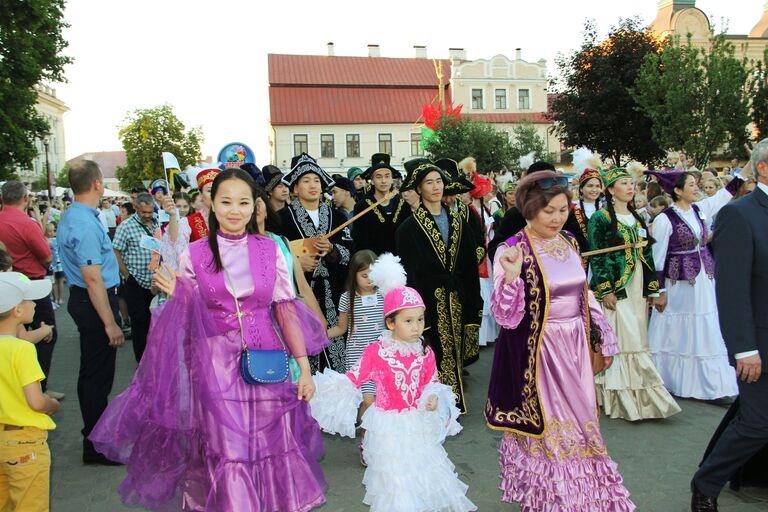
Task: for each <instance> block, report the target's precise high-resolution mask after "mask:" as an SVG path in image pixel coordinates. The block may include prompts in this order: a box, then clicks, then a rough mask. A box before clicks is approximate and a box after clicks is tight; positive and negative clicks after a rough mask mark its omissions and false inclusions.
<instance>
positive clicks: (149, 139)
mask: <svg viewBox="0 0 768 512" xmlns="http://www.w3.org/2000/svg"><path fill="white" fill-rule="evenodd" d="M119 137H120V141H121V142H122V144H123V149H124V150H125V159H126V164H125V166H123V167H119V168H118V169H117V172H116V175H117V179H118V180H119V181H120V188H122V189H123V190H130V189H131V188H133V187H140V186H141V185H142V181H144V180H150V181H152V180H156V179H158V178H163V177H164V169H163V158H162V152H163V151H169V152H171V153H173V154H174V155H175V156H176V158H177V159H178V160H179V165H180V166H181V168H182V169H184V168H185V167H187V166H188V165H194V164H196V163H197V162H198V161H199V160H200V158H201V156H202V155H201V150H200V144H201V143H202V142H203V134H202V130H201V129H200V128H191V129H189V130H187V129H186V128H185V126H184V123H182V122H181V120H180V119H179V118H178V117H176V115H175V114H174V113H173V107H171V105H168V104H165V105H161V106H159V107H155V108H148V109H136V110H134V111H132V112H130V113H128V115H127V116H126V118H125V121H124V124H123V126H122V127H121V128H120V132H119Z"/></svg>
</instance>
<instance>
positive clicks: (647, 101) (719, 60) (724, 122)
mask: <svg viewBox="0 0 768 512" xmlns="http://www.w3.org/2000/svg"><path fill="white" fill-rule="evenodd" d="M748 77H749V74H748V71H747V62H746V59H742V60H739V59H737V58H736V57H735V48H734V46H733V44H731V43H730V42H729V41H728V40H726V38H725V36H724V35H722V34H720V35H715V36H712V37H711V38H710V44H709V48H706V49H701V48H696V47H694V46H693V45H692V44H691V37H690V36H689V37H688V38H687V40H686V41H685V42H684V43H681V41H680V38H679V37H675V38H669V39H668V40H667V41H666V42H665V44H664V48H663V51H662V52H661V54H651V55H648V57H647V58H646V61H645V62H644V63H643V66H642V68H641V70H640V75H639V77H638V80H637V83H636V86H635V89H634V97H635V99H636V100H637V102H638V104H639V105H640V106H641V107H642V108H643V110H644V111H645V112H646V113H647V114H648V116H649V117H650V118H651V119H652V120H653V130H652V133H653V139H654V140H655V141H656V143H657V144H659V146H661V147H662V148H664V149H665V150H684V151H685V153H686V154H687V155H688V156H689V158H690V159H691V160H693V162H694V163H695V164H696V166H698V167H700V168H703V167H704V166H706V165H708V163H709V161H710V158H711V157H712V155H713V154H715V153H716V152H718V151H719V150H720V149H721V148H723V149H725V150H726V151H728V152H729V153H732V154H741V153H743V149H742V146H743V144H744V143H745V142H746V141H747V138H748V136H747V125H748V124H749V122H750V120H751V119H750V114H749V93H748V89H749V80H748Z"/></svg>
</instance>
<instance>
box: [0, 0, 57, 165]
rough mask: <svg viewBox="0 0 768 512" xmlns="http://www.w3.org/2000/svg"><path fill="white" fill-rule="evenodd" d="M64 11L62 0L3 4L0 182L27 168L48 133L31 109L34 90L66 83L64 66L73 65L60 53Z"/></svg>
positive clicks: (20, 0)
mask: <svg viewBox="0 0 768 512" xmlns="http://www.w3.org/2000/svg"><path fill="white" fill-rule="evenodd" d="M63 10H64V0H27V1H25V0H5V1H3V3H2V8H0V119H1V120H2V130H0V179H6V178H8V177H11V176H13V174H14V169H15V168H17V167H21V168H29V167H30V166H31V164H32V160H33V159H34V158H35V156H37V153H38V151H37V149H36V148H35V139H36V138H39V137H40V136H41V134H43V133H45V132H47V131H48V130H49V129H50V127H49V125H48V122H47V121H46V120H45V119H44V118H43V117H42V116H41V115H40V114H39V113H38V112H37V110H35V103H37V91H36V90H35V89H34V86H35V85H37V84H39V83H40V82H41V81H44V80H45V81H49V82H62V81H64V66H65V65H67V64H69V63H70V62H72V59H71V58H69V57H66V56H63V55H62V54H61V52H62V51H63V50H64V48H66V47H67V42H66V41H65V40H64V38H63V37H62V35H61V32H62V29H64V28H65V27H67V26H68V25H67V23H65V22H64V18H63V16H64V15H63Z"/></svg>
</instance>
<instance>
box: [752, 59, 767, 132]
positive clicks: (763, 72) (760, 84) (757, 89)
mask: <svg viewBox="0 0 768 512" xmlns="http://www.w3.org/2000/svg"><path fill="white" fill-rule="evenodd" d="M750 89H751V92H752V122H753V123H754V124H755V129H756V131H757V134H756V136H755V142H757V141H759V140H761V139H764V138H766V137H768V49H766V50H765V53H763V60H759V61H757V62H755V65H754V68H753V70H752V83H751V84H750Z"/></svg>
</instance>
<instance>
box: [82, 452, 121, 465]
mask: <svg viewBox="0 0 768 512" xmlns="http://www.w3.org/2000/svg"><path fill="white" fill-rule="evenodd" d="M83 464H85V465H87V466H122V465H123V463H122V462H116V461H114V460H109V459H108V458H106V457H105V456H103V455H102V454H100V453H84V454H83Z"/></svg>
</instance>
